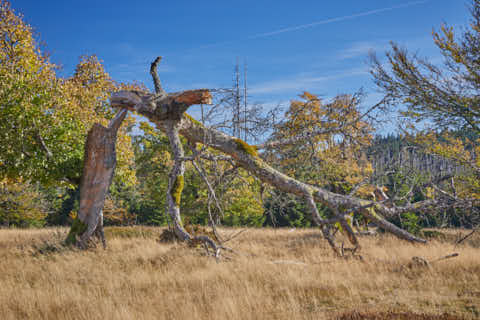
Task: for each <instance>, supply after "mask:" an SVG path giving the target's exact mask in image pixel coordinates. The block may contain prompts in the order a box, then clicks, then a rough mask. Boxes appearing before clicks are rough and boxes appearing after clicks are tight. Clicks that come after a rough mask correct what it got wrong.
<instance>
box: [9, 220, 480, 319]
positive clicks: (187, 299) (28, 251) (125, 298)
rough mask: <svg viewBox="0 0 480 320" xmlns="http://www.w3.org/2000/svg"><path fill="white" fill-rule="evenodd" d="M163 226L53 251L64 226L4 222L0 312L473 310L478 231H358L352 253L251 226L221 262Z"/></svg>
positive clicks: (49, 315) (224, 315)
mask: <svg viewBox="0 0 480 320" xmlns="http://www.w3.org/2000/svg"><path fill="white" fill-rule="evenodd" d="M161 231H162V229H161V228H140V227H135V228H124V229H119V228H116V229H110V230H107V237H109V238H108V240H109V242H108V248H107V250H103V249H101V248H100V246H99V248H97V249H91V250H87V251H80V250H71V249H68V250H65V249H60V250H59V251H57V249H58V247H57V246H55V241H60V240H61V238H62V237H63V236H64V235H65V233H66V229H41V230H0V318H1V319H362V318H366V317H367V316H368V315H369V316H368V317H370V318H371V319H381V318H392V319H394V318H395V317H394V315H397V316H398V319H410V318H414V315H415V314H417V316H418V317H419V318H418V319H420V318H421V319H435V318H436V317H435V315H438V316H440V315H442V314H443V315H444V316H443V317H438V319H456V318H458V319H460V318H465V319H475V318H478V317H480V253H479V248H478V242H480V236H478V235H475V237H476V238H475V237H472V238H471V239H469V240H468V242H469V243H466V244H462V245H460V246H458V247H456V248H454V245H453V241H452V240H451V239H450V240H442V241H436V240H433V241H430V242H429V243H428V244H427V245H418V244H417V245H415V244H410V243H407V242H404V241H399V240H397V239H395V238H393V237H391V236H388V235H380V236H373V237H368V238H366V237H364V238H362V239H361V240H362V241H361V243H362V250H361V255H362V257H363V260H359V259H339V258H336V257H334V256H333V254H332V252H331V249H330V248H329V247H328V245H327V244H326V243H325V241H324V240H322V238H321V235H320V233H319V232H318V230H313V229H307V230H295V231H292V230H272V229H251V230H248V231H246V232H244V233H243V234H242V235H241V236H239V237H237V238H235V239H234V240H232V241H231V242H229V244H228V245H229V246H230V247H232V248H234V249H235V250H236V252H237V253H236V254H232V253H230V254H229V256H230V257H231V258H232V259H231V260H222V261H221V262H220V263H217V262H216V261H215V259H213V258H211V257H207V256H205V255H204V250H203V249H202V248H191V247H188V246H186V245H184V244H175V243H160V242H158V241H157V239H158V237H159V235H160V233H161ZM222 231H223V232H224V233H230V232H233V231H230V230H222ZM455 232H456V231H455ZM464 233H465V232H464ZM52 244H53V246H52ZM453 252H458V253H459V256H458V257H456V258H452V259H448V260H442V261H438V262H433V263H431V264H430V266H429V267H424V266H423V267H422V266H416V265H415V264H412V263H411V262H412V257H413V256H420V257H422V258H425V259H426V260H429V261H431V260H434V259H436V258H439V257H441V256H444V255H446V254H449V253H453ZM402 314H403V316H405V317H401V316H400V315H402ZM422 314H423V316H422V317H420V315H422ZM446 314H448V315H450V316H447V315H446Z"/></svg>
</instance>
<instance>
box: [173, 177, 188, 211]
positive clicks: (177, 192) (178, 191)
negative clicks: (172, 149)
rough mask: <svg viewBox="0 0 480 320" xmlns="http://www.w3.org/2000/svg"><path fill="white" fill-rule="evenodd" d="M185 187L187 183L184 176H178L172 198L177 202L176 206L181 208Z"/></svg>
mask: <svg viewBox="0 0 480 320" xmlns="http://www.w3.org/2000/svg"><path fill="white" fill-rule="evenodd" d="M184 185H185V181H184V179H183V176H181V175H179V176H177V178H176V179H175V183H174V184H173V187H172V191H171V195H172V198H173V200H174V201H175V204H176V205H177V206H180V200H181V199H182V191H183V186H184Z"/></svg>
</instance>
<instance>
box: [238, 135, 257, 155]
mask: <svg viewBox="0 0 480 320" xmlns="http://www.w3.org/2000/svg"><path fill="white" fill-rule="evenodd" d="M234 141H235V143H236V144H237V149H238V150H240V151H242V152H246V153H248V154H249V155H251V156H252V157H258V152H257V147H255V146H251V145H249V144H248V143H246V142H245V141H243V140H242V139H238V138H237V139H234Z"/></svg>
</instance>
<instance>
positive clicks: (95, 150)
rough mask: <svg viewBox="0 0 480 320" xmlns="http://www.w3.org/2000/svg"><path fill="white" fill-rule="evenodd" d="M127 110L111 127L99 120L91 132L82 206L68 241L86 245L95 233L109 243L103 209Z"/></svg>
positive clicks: (88, 137)
mask: <svg viewBox="0 0 480 320" xmlns="http://www.w3.org/2000/svg"><path fill="white" fill-rule="evenodd" d="M126 114H127V110H120V111H119V112H118V113H117V114H116V116H115V117H114V118H113V119H112V120H111V121H110V124H109V125H108V127H107V128H105V127H104V126H102V125H100V124H98V123H96V124H94V125H93V127H92V128H91V129H90V131H89V132H88V135H87V141H86V143H85V158H84V164H83V174H82V179H81V182H80V208H79V210H78V214H77V217H76V218H75V220H74V221H73V224H72V227H71V229H70V232H69V234H68V236H67V239H66V243H67V244H70V245H77V246H80V247H86V246H87V244H88V241H89V239H90V238H91V236H92V235H94V234H95V235H97V236H98V237H99V238H100V239H101V240H102V243H103V245H104V247H105V245H106V243H105V238H104V236H103V212H102V210H103V205H104V203H105V196H106V195H107V192H108V188H109V187H110V184H111V183H112V178H113V174H114V171H115V165H116V161H117V160H116V153H115V143H116V140H117V132H118V129H119V128H120V125H121V123H122V121H123V119H125V116H126Z"/></svg>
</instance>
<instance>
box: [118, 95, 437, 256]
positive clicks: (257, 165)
mask: <svg viewBox="0 0 480 320" xmlns="http://www.w3.org/2000/svg"><path fill="white" fill-rule="evenodd" d="M210 100H211V96H210V93H209V91H208V90H206V89H200V90H192V91H185V92H180V93H172V94H167V95H166V96H163V95H162V96H161V97H159V96H158V94H151V93H146V92H138V91H120V92H116V93H113V94H112V98H111V104H112V106H113V107H115V108H125V109H128V110H131V111H135V112H138V113H140V114H142V115H144V116H146V117H147V118H149V119H150V120H151V121H152V122H154V123H155V124H156V125H157V128H158V129H160V130H162V131H163V132H165V133H166V134H167V136H168V137H169V140H170V143H171V145H172V150H173V152H174V158H175V165H174V168H173V169H172V172H171V175H170V178H169V188H168V194H169V197H170V198H169V201H168V207H169V214H170V217H171V218H172V220H173V221H175V223H174V226H175V232H176V234H177V236H178V237H179V238H180V239H182V240H186V241H193V240H194V238H193V237H192V236H191V235H189V234H188V233H187V232H186V231H185V229H184V228H183V226H182V224H181V218H180V208H179V204H180V197H181V191H182V188H183V179H182V178H183V171H184V166H183V158H184V156H183V149H182V146H181V143H180V139H179V135H180V134H181V135H183V136H184V137H185V138H186V139H187V140H188V141H189V142H190V143H193V144H195V143H202V144H205V143H206V144H207V145H208V146H210V147H211V148H214V149H216V150H218V151H221V152H223V153H225V154H227V155H229V156H230V157H231V159H232V160H233V161H234V162H235V164H236V165H238V166H240V167H242V168H243V169H245V170H247V171H248V172H250V173H251V174H252V175H254V176H256V177H257V178H258V179H260V180H261V181H263V182H265V183H268V184H271V185H272V186H274V187H275V188H278V189H279V190H281V191H284V192H287V193H292V194H295V195H297V196H299V197H302V198H304V199H305V201H306V202H307V204H308V207H309V208H310V211H311V214H312V217H313V220H314V221H315V222H316V223H317V224H318V225H320V226H322V232H323V233H324V236H325V238H326V239H327V240H328V241H329V242H332V241H331V240H332V239H331V238H332V237H331V234H330V232H329V226H330V225H332V224H333V223H336V222H340V223H341V225H342V226H343V227H344V228H345V230H346V232H347V234H348V235H349V240H350V242H351V243H352V244H353V245H354V246H355V247H358V241H357V239H356V237H355V234H354V233H353V231H352V230H351V228H350V227H349V225H348V221H347V217H346V216H345V215H343V214H342V213H341V212H339V210H338V208H343V209H344V210H349V211H355V212H358V213H359V214H361V215H363V216H364V217H366V218H368V219H369V220H370V221H372V222H374V223H375V224H377V225H378V226H379V227H381V228H382V229H384V230H386V231H388V232H390V233H392V234H394V235H396V236H397V237H399V238H401V239H405V240H408V241H413V242H420V243H425V242H426V240H424V239H421V238H418V237H416V236H414V235H412V234H410V233H408V232H407V231H405V230H402V229H400V228H398V227H396V226H395V225H393V224H392V223H390V222H388V221H387V220H386V219H385V218H384V216H391V215H395V214H399V213H402V212H409V211H421V210H425V209H427V208H429V207H432V206H435V205H437V204H438V203H437V201H435V200H434V199H428V200H424V201H420V202H416V203H407V204H405V205H403V206H397V205H389V206H387V205H385V204H384V203H382V202H377V201H371V200H364V199H360V198H357V197H355V196H353V195H342V194H336V193H333V192H330V191H328V190H325V189H323V188H320V187H317V186H312V185H309V184H306V183H303V182H301V181H297V180H295V179H293V178H291V177H288V176H286V175H284V174H283V173H281V172H279V171H277V170H275V169H274V168H272V167H271V166H270V165H268V164H267V163H266V162H265V161H264V160H263V159H262V158H261V156H260V155H259V154H258V151H257V148H256V147H255V146H252V145H249V144H247V143H245V142H244V141H243V140H241V139H239V138H235V137H232V136H229V135H227V134H225V133H223V132H221V131H218V130H215V129H213V128H208V127H206V126H204V125H203V124H202V123H200V122H198V121H196V120H195V119H193V118H191V117H190V116H188V115H187V114H185V113H184V112H185V111H186V110H187V109H188V107H190V106H191V105H193V104H208V103H209V102H210ZM316 202H320V203H322V204H324V205H326V206H327V207H329V208H331V209H332V210H333V211H334V212H335V216H334V217H333V218H331V219H323V218H322V217H321V216H320V215H319V213H318V211H317V210H316V206H315V203H316ZM203 240H205V241H207V240H206V239H203ZM207 242H208V243H209V245H211V246H212V248H216V249H217V250H218V249H219V248H220V247H219V246H216V244H215V243H210V242H213V241H211V240H209V241H207ZM332 248H334V250H335V251H336V252H338V248H336V246H335V244H332Z"/></svg>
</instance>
